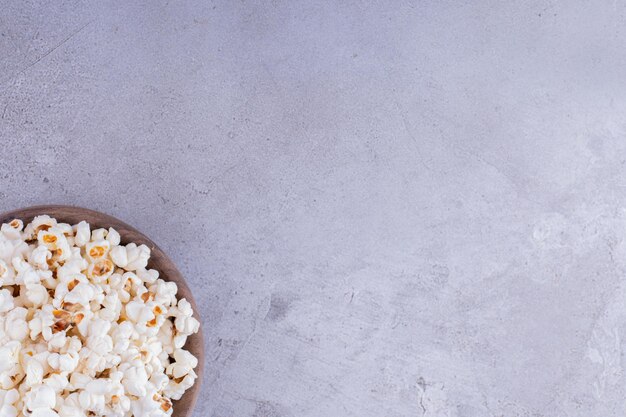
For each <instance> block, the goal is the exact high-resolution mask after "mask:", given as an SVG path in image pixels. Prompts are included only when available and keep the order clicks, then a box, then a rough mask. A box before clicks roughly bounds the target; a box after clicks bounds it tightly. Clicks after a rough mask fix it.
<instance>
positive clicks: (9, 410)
mask: <svg viewBox="0 0 626 417" xmlns="http://www.w3.org/2000/svg"><path fill="white" fill-rule="evenodd" d="M19 398H20V394H19V392H18V391H17V390H16V389H11V390H8V391H6V390H0V416H2V417H17V414H18V411H17V408H16V407H15V404H16V403H17V401H18V400H19Z"/></svg>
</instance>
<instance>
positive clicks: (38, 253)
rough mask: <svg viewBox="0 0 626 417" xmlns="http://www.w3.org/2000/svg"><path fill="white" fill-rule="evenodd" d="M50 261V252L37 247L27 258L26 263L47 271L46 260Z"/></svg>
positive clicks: (41, 246)
mask: <svg viewBox="0 0 626 417" xmlns="http://www.w3.org/2000/svg"><path fill="white" fill-rule="evenodd" d="M49 259H52V252H50V250H49V249H48V248H47V247H46V246H45V245H39V246H37V247H36V248H35V249H34V250H33V251H32V252H31V254H30V256H29V257H28V261H29V262H30V263H31V264H33V265H35V266H36V267H37V268H39V269H44V270H46V269H48V260H49Z"/></svg>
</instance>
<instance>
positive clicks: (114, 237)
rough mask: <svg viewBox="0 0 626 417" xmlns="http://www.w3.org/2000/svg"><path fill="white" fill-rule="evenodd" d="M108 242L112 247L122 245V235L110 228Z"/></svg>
mask: <svg viewBox="0 0 626 417" xmlns="http://www.w3.org/2000/svg"><path fill="white" fill-rule="evenodd" d="M106 240H108V241H109V242H110V243H111V246H117V245H119V244H120V240H121V237H120V234H119V233H118V232H117V230H115V229H114V228H112V227H109V231H108V233H107V237H106Z"/></svg>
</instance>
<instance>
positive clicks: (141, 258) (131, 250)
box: [124, 243, 150, 271]
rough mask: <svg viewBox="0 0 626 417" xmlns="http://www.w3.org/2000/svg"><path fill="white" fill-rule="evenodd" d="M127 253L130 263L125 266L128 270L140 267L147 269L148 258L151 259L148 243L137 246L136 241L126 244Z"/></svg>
mask: <svg viewBox="0 0 626 417" xmlns="http://www.w3.org/2000/svg"><path fill="white" fill-rule="evenodd" d="M126 254H127V256H128V264H126V266H125V267H124V269H126V270H127V271H136V270H138V269H146V266H148V259H150V248H148V247H147V246H146V245H140V246H137V245H136V244H134V243H129V244H128V245H126Z"/></svg>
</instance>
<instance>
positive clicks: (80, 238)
mask: <svg viewBox="0 0 626 417" xmlns="http://www.w3.org/2000/svg"><path fill="white" fill-rule="evenodd" d="M90 238H91V231H90V229H89V224H88V223H87V222H86V221H82V222H80V223H78V224H77V225H76V226H74V244H75V245H76V246H78V247H80V248H82V247H83V246H85V245H86V244H87V242H89V239H90Z"/></svg>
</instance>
